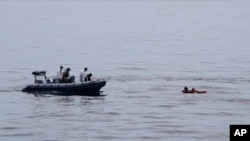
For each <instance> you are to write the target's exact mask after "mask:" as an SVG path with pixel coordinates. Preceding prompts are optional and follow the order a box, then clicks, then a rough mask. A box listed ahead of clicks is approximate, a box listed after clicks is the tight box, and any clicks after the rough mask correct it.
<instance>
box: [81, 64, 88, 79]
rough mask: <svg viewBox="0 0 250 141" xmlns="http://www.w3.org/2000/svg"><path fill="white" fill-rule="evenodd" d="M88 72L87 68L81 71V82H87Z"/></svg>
mask: <svg viewBox="0 0 250 141" xmlns="http://www.w3.org/2000/svg"><path fill="white" fill-rule="evenodd" d="M87 71H88V68H86V67H85V68H84V70H81V73H80V82H83V81H86V77H87Z"/></svg>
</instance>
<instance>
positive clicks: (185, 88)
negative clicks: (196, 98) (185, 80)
mask: <svg viewBox="0 0 250 141" xmlns="http://www.w3.org/2000/svg"><path fill="white" fill-rule="evenodd" d="M182 92H183V93H192V94H194V93H197V94H204V93H206V92H207V91H198V90H196V89H195V88H192V90H189V89H188V88H187V87H184V89H183V90H182Z"/></svg>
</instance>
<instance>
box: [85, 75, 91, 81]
mask: <svg viewBox="0 0 250 141" xmlns="http://www.w3.org/2000/svg"><path fill="white" fill-rule="evenodd" d="M91 77H92V73H89V74H87V76H86V77H85V81H91Z"/></svg>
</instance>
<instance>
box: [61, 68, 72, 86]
mask: <svg viewBox="0 0 250 141" xmlns="http://www.w3.org/2000/svg"><path fill="white" fill-rule="evenodd" d="M69 72H70V68H67V69H66V70H65V71H64V72H63V75H62V81H63V82H64V83H67V82H68V81H69Z"/></svg>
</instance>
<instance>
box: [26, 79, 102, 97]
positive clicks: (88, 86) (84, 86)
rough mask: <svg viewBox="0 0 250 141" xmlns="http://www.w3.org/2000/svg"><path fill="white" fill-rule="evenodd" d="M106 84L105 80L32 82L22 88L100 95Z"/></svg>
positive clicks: (52, 92)
mask: <svg viewBox="0 0 250 141" xmlns="http://www.w3.org/2000/svg"><path fill="white" fill-rule="evenodd" d="M105 85H106V81H105V80H96V81H88V82H82V83H48V84H31V85H28V86H26V87H25V88H23V89H22V91H23V92H28V93H49V94H63V95H99V92H100V89H101V88H102V87H104V86H105Z"/></svg>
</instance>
